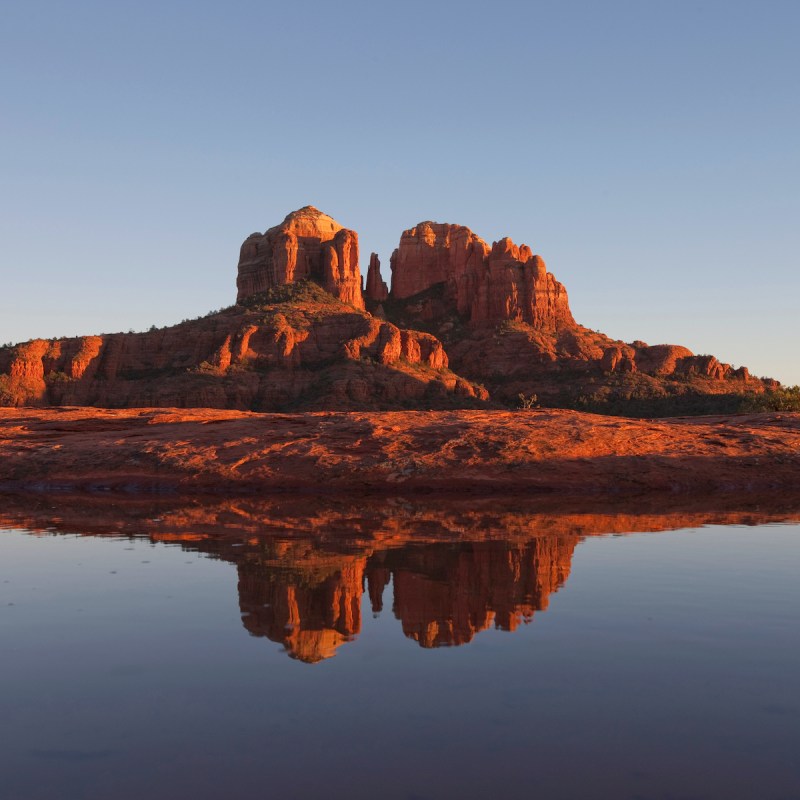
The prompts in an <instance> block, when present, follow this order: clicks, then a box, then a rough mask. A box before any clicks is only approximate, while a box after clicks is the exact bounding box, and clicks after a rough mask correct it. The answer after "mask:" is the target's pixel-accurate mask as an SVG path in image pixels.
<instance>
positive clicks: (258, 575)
mask: <svg viewBox="0 0 800 800" xmlns="http://www.w3.org/2000/svg"><path fill="white" fill-rule="evenodd" d="M342 562H343V563H342V566H341V568H340V569H336V570H334V571H332V572H331V573H330V574H328V575H324V576H323V577H317V578H316V579H315V577H314V576H313V573H312V575H311V576H310V577H309V575H307V574H303V571H302V570H292V569H289V570H284V569H281V568H279V567H278V568H275V567H273V568H271V569H270V568H269V567H263V566H260V565H258V564H253V563H252V562H249V561H246V562H244V563H243V564H240V565H239V607H240V608H241V611H242V622H243V624H244V626H245V628H247V630H248V631H250V633H251V634H252V635H253V636H266V637H267V638H268V639H271V640H272V641H273V642H281V643H283V645H284V647H285V648H286V650H287V652H288V653H289V655H291V656H292V657H293V658H298V659H299V660H300V661H306V662H309V663H314V662H316V661H321V660H322V659H323V658H330V657H331V656H333V655H335V651H336V648H337V647H339V645H341V644H343V643H344V642H347V641H350V640H351V639H352V638H353V637H354V636H355V635H356V634H358V633H359V632H360V630H361V593H362V584H363V574H364V563H365V559H363V558H357V559H348V558H346V557H345V558H343V559H342ZM304 566H305V565H304ZM309 572H310V570H309Z"/></svg>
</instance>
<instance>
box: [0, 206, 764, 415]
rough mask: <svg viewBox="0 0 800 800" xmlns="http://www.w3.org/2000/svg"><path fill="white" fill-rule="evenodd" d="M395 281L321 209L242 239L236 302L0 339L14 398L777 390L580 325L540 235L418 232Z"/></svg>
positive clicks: (603, 407) (126, 402) (644, 406)
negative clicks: (147, 323)
mask: <svg viewBox="0 0 800 800" xmlns="http://www.w3.org/2000/svg"><path fill="white" fill-rule="evenodd" d="M391 284H392V285H391V290H389V288H388V287H387V285H386V283H385V282H384V280H383V277H382V276H381V264H380V259H379V258H378V255H377V254H376V253H373V254H372V255H371V256H370V260H369V267H368V270H367V276H366V286H365V288H364V289H362V281H361V271H360V265H359V250H358V236H357V234H356V233H355V232H354V231H352V230H348V229H346V228H344V227H343V226H342V225H340V224H339V223H338V222H336V221H335V220H334V219H333V218H331V217H329V216H327V215H326V214H323V213H322V212H321V211H318V210H317V209H315V208H313V207H312V206H306V207H304V208H301V209H299V210H298V211H295V212H293V213H291V214H289V215H288V216H287V217H286V218H285V219H284V220H283V222H282V223H281V224H280V225H276V226H275V227H272V228H270V229H269V230H267V231H266V232H265V233H263V234H262V233H256V234H252V235H251V236H249V237H248V238H247V239H246V240H245V242H244V243H243V244H242V246H241V251H240V258H239V265H238V276H237V304H236V305H235V306H232V307H231V308H228V309H225V310H223V311H220V312H216V313H213V314H209V315H208V316H206V317H204V318H200V319H197V320H192V321H188V322H184V323H181V324H180V325H175V326H172V327H168V328H164V329H161V330H154V329H153V330H151V331H148V332H146V333H137V334H110V335H103V336H86V337H78V338H72V339H57V340H34V341H30V342H26V343H24V344H20V345H17V346H16V347H11V348H0V405H24V404H27V405H48V404H50V405H69V404H71V405H95V406H109V407H135V406H178V407H189V406H208V407H213V408H236V409H249V410H258V411H270V410H286V409H341V410H346V409H392V408H421V409H430V408H450V407H457V406H468V407H469V406H475V405H476V404H484V405H485V404H486V403H487V402H493V403H494V404H496V405H501V406H506V407H507V406H509V405H510V406H515V405H518V404H520V403H523V404H525V405H536V404H539V403H540V404H542V405H548V406H565V407H571V408H580V409H587V410H595V411H603V412H610V413H620V414H631V415H638V416H654V415H667V414H675V413H701V412H705V413H712V412H713V413H728V412H732V411H737V410H740V409H742V408H745V407H746V406H747V403H745V402H744V401H743V398H752V397H754V396H757V395H759V394H762V393H764V392H768V391H770V390H773V389H775V388H776V387H778V386H779V385H778V384H777V383H776V382H774V381H768V380H760V379H755V378H753V377H751V376H750V374H749V373H748V371H747V369H746V368H744V367H740V368H738V369H734V368H733V367H732V366H731V365H729V364H725V363H722V362H720V361H718V360H717V359H716V358H715V357H713V356H710V355H700V356H698V355H694V354H693V353H691V352H690V351H689V350H687V349H686V348H685V347H680V346H678V345H655V346H648V345H646V344H645V343H643V342H639V341H637V342H631V343H626V342H622V341H619V340H615V339H612V338H611V337H609V336H606V335H605V334H602V333H600V332H598V331H593V330H591V329H589V328H585V327H583V326H581V325H579V324H578V323H576V322H575V320H574V318H573V316H572V313H571V311H570V308H569V301H568V297H567V292H566V290H565V288H564V286H563V285H562V284H561V283H560V282H559V281H558V280H556V278H555V277H554V276H553V275H552V274H551V273H550V272H548V271H547V268H546V267H545V263H544V261H543V260H542V258H541V257H540V256H538V255H534V253H533V251H532V250H531V248H530V247H528V246H527V245H524V244H523V245H516V244H514V243H513V242H512V241H511V240H510V239H508V238H504V239H501V240H500V241H498V242H494V243H493V244H492V245H489V244H488V243H487V242H485V241H484V240H483V239H481V238H480V237H479V236H477V235H476V234H475V233H473V232H472V231H471V230H470V229H469V228H466V227H464V226H462V225H451V224H445V223H437V222H421V223H419V224H418V225H416V226H414V227H413V228H410V229H408V230H406V231H405V232H404V233H403V234H402V236H401V238H400V243H399V246H398V248H397V249H396V250H395V251H394V253H393V255H392V257H391ZM369 312H372V313H369ZM747 402H748V403H751V400H748V401H747ZM751 405H752V403H751Z"/></svg>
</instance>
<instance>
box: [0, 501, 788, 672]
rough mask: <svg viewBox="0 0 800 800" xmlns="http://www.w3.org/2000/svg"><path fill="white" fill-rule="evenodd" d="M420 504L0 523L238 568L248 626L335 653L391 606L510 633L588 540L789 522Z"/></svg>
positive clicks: (451, 625)
mask: <svg viewBox="0 0 800 800" xmlns="http://www.w3.org/2000/svg"><path fill="white" fill-rule="evenodd" d="M624 508H625V511H624V512H623V511H621V510H620V506H619V505H615V504H608V503H606V504H603V505H600V506H599V507H598V505H597V503H596V501H595V502H594V504H593V505H587V502H586V501H585V500H583V501H580V500H576V499H564V498H560V499H557V500H556V499H552V500H547V499H536V500H520V499H519V498H509V499H505V500H504V499H502V498H491V499H488V500H484V501H477V500H470V499H464V500H461V501H456V500H449V501H447V502H446V503H443V502H438V503H437V502H433V501H431V499H428V500H419V499H418V500H415V501H409V500H402V499H392V500H386V499H372V500H366V499H360V500H346V499H345V500H332V499H315V500H312V499H310V498H302V497H301V498H276V499H270V500H263V501H254V500H231V501H224V502H220V501H214V502H203V501H199V500H190V501H183V502H181V501H178V500H170V501H164V500H160V501H153V500H138V501H125V502H117V501H115V502H109V501H108V500H107V499H105V498H94V497H88V498H65V497H60V498H57V500H55V501H54V499H53V498H20V497H6V498H5V502H4V511H3V513H2V516H0V526H5V527H8V526H21V527H25V528H27V529H29V530H31V531H34V532H36V531H38V532H49V533H52V532H56V533H58V532H69V533H78V534H81V535H91V536H129V537H146V538H148V539H150V540H151V541H152V542H164V543H172V544H175V545H179V546H181V547H183V548H184V549H186V550H189V551H195V552H199V553H202V554H205V555H207V556H209V557H212V558H215V559H220V560H224V561H226V562H229V563H231V564H233V565H235V567H236V570H237V573H238V593H239V607H240V610H241V620H242V624H243V625H244V628H245V629H246V630H247V631H248V632H249V633H250V634H251V635H252V636H256V637H265V638H267V639H269V640H270V641H273V642H277V643H279V644H281V645H283V647H284V648H285V650H286V652H287V653H288V654H289V655H290V656H291V657H292V658H295V659H298V660H300V661H303V662H306V663H316V662H319V661H322V660H324V659H327V658H331V657H333V656H334V655H336V652H337V650H338V649H339V648H341V647H342V646H343V645H345V644H346V643H348V642H352V641H353V640H354V639H355V638H356V637H357V636H358V635H359V633H360V632H361V629H362V618H361V614H362V597H363V595H364V593H365V592H366V593H367V595H368V598H369V603H370V605H371V607H372V611H373V613H375V614H378V613H380V612H381V611H383V610H384V606H388V605H389V604H391V609H392V611H393V613H394V616H395V617H396V618H397V619H398V620H399V621H400V623H401V626H402V630H403V633H404V634H405V635H406V636H407V637H408V638H409V639H412V640H414V641H415V642H417V643H418V644H419V646H420V647H423V648H435V647H442V646H458V645H464V644H467V643H469V642H471V641H472V640H473V639H474V637H475V636H476V634H478V633H480V632H481V631H484V630H486V629H488V628H491V627H494V628H498V629H501V630H504V631H514V630H515V629H517V628H518V627H519V626H520V625H522V624H528V623H530V622H531V621H532V620H533V618H534V616H535V614H536V613H537V612H541V611H543V610H545V609H546V608H547V607H548V603H549V600H550V596H551V595H552V594H553V593H554V592H557V591H558V590H559V589H560V588H561V587H563V586H564V584H565V583H566V581H567V579H568V577H569V574H570V568H571V563H572V559H573V554H574V552H575V548H576V547H577V546H578V544H579V543H580V542H581V541H582V540H583V539H584V538H585V537H588V536H595V535H603V534H610V533H614V534H623V533H629V532H642V531H659V530H667V529H673V528H687V527H697V526H700V525H703V524H709V523H716V524H748V525H755V524H762V523H764V522H769V521H779V520H786V519H790V518H796V517H797V516H799V515H798V513H797V511H796V509H798V508H800V503H798V502H796V501H795V500H794V498H788V497H785V496H783V497H777V498H776V497H770V498H764V497H750V498H746V499H745V502H744V503H742V502H741V501H740V505H739V507H736V508H727V509H725V510H719V509H718V508H716V503H715V502H714V501H713V499H711V498H706V499H702V498H701V499H697V498H695V499H693V500H692V501H691V502H687V501H684V502H683V504H682V505H678V504H677V503H673V504H672V506H671V507H670V508H669V509H668V510H666V511H665V510H663V509H661V508H659V507H658V506H656V507H651V506H649V505H647V504H646V503H644V502H643V501H642V500H641V499H639V500H636V501H631V500H627V501H626V502H625V505H624Z"/></svg>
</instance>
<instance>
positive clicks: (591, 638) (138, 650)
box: [0, 501, 800, 800]
mask: <svg viewBox="0 0 800 800" xmlns="http://www.w3.org/2000/svg"><path fill="white" fill-rule="evenodd" d="M498 502H499V501H498ZM778 517H780V518H781V519H783V518H785V517H786V515H785V514H784V515H778ZM794 518H797V515H795V517H794ZM709 523H711V524H709ZM2 524H3V525H4V528H3V529H2V530H0V642H2V653H1V655H0V721H1V722H2V724H1V725H0V797H2V798H3V800H39V799H40V798H47V800H52V799H55V798H57V799H58V800H62V799H63V800H72V799H73V798H76V799H77V798H86V799H87V800H88V799H89V798H92V800H93V799H94V798H115V799H124V798H136V799H137V800H138V799H139V798H145V797H146V798H193V799H195V798H222V797H231V798H240V797H241V798H250V797H277V798H291V797H299V798H318V797H325V798H339V797H341V798H362V797H363V798H369V799H370V800H376V798H451V797H452V798H487V797H489V798H491V797H498V798H499V797H510V798H516V797H520V798H521V797H541V798H615V799H617V798H654V799H655V798H664V799H666V798H726V800H730V799H731V798H747V799H748V800H751V799H753V798H760V799H761V800H769V799H771V798H800V757H799V756H798V753H799V752H800V747H799V745H800V613H799V612H800V583H798V576H800V526H798V525H797V524H794V523H792V522H778V521H775V517H774V515H770V514H768V513H765V512H761V511H758V512H753V511H748V512H741V513H722V512H714V511H709V510H708V509H707V508H706V509H701V510H699V511H698V510H689V511H682V512H678V511H675V510H670V511H659V510H653V509H647V510H646V511H641V510H638V511H635V512H633V513H631V512H628V511H620V510H619V509H616V510H613V511H605V512H602V513H599V514H598V513H588V512H584V511H580V512H573V511H569V510H567V509H560V510H559V509H552V508H550V509H546V510H544V511H542V510H541V509H525V508H519V507H518V506H515V504H514V502H510V503H509V504H506V505H505V506H503V507H500V506H499V505H496V506H493V505H492V504H491V503H489V504H487V505H485V506H484V507H481V508H477V507H476V506H475V505H474V504H469V503H466V504H462V505H461V506H460V507H454V508H448V507H444V508H442V507H441V506H439V507H436V506H434V507H432V508H427V507H423V508H421V507H418V506H415V505H413V504H409V503H403V502H400V501H398V502H397V503H395V504H394V505H392V504H389V506H388V507H387V506H386V505H384V506H382V507H380V508H379V509H376V510H374V511H372V510H370V508H369V506H368V504H360V503H356V504H354V505H351V506H336V507H334V508H333V509H332V508H330V507H325V508H316V507H314V505H313V503H311V501H303V502H302V503H299V504H296V505H295V506H293V507H291V508H290V509H288V510H287V509H286V508H277V507H276V506H274V505H273V506H269V505H267V506H259V505H258V504H250V505H247V504H242V503H229V504H218V505H217V506H216V507H213V508H207V507H203V506H198V505H194V506H186V507H170V508H149V507H136V508H134V509H130V508H127V507H125V508H123V507H115V506H113V505H111V504H108V503H105V504H103V503H101V502H98V501H94V502H93V503H92V504H90V505H86V504H84V505H81V504H80V503H78V504H75V503H73V504H72V505H70V506H69V507H67V506H66V505H63V504H60V503H59V502H58V501H53V502H52V503H50V502H44V501H42V502H39V503H38V505H37V506H36V507H35V508H30V509H28V508H26V507H25V506H24V504H21V505H20V504H17V505H16V506H15V511H14V514H6V515H5V522H3V523H2Z"/></svg>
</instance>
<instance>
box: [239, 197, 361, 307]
mask: <svg viewBox="0 0 800 800" xmlns="http://www.w3.org/2000/svg"><path fill="white" fill-rule="evenodd" d="M306 279H310V280H313V281H316V282H317V283H318V284H319V285H320V286H321V287H322V288H323V289H325V291H326V292H328V293H329V294H332V295H333V296H334V297H336V298H338V299H339V300H341V301H343V302H345V303H349V304H350V305H352V306H355V307H356V308H364V300H363V297H362V295H361V272H360V269H359V265H358V234H357V233H356V232H355V231H350V230H347V229H346V228H343V227H342V226H341V225H340V224H339V223H338V222H336V220H334V219H332V218H331V217H329V216H328V215H327V214H323V213H322V212H321V211H318V210H317V209H316V208H314V207H313V206H305V207H304V208H301V209H299V210H298V211H294V212H292V213H291V214H289V215H288V216H287V217H286V219H284V221H283V222H282V223H281V224H280V225H276V226H275V227H274V228H270V229H269V230H268V231H267V232H266V233H263V234H262V233H253V234H251V235H250V236H249V237H248V238H247V239H246V240H245V242H244V244H243V245H242V248H241V252H240V256H239V274H238V277H237V279H236V286H237V289H238V294H237V296H236V301H237V302H238V303H241V302H243V301H245V300H247V299H248V298H250V297H252V296H253V295H255V294H258V293H259V292H266V291H269V290H270V289H273V288H275V287H276V286H284V285H286V284H289V283H297V282H298V281H302V280H306Z"/></svg>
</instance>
